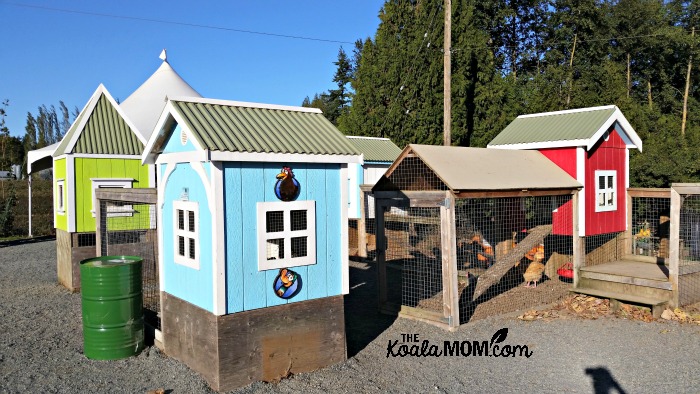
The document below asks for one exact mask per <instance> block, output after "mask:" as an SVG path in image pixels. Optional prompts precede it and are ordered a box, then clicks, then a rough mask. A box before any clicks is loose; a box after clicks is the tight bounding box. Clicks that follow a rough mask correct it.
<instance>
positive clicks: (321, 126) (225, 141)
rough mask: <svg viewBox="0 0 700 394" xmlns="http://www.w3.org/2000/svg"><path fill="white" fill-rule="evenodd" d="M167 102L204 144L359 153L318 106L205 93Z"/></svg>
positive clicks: (224, 147) (248, 149) (261, 149)
mask: <svg viewBox="0 0 700 394" xmlns="http://www.w3.org/2000/svg"><path fill="white" fill-rule="evenodd" d="M171 103H172V105H173V108H174V109H175V110H176V111H177V112H178V114H179V115H180V117H181V119H182V120H183V121H184V123H185V125H184V126H186V127H187V128H188V129H189V130H190V132H191V133H192V134H193V136H194V137H195V139H196V140H197V141H199V143H200V144H201V145H202V147H203V148H204V149H208V150H212V151H228V152H255V153H299V154H318V155H360V152H359V151H358V150H357V149H355V147H354V146H353V145H352V144H350V142H348V140H347V138H345V136H344V135H343V134H342V133H341V132H340V131H339V130H338V129H337V128H335V126H333V124H332V123H331V122H330V121H328V119H326V118H325V117H324V116H323V114H322V113H321V112H320V111H314V110H311V109H306V108H304V109H302V108H298V107H282V106H271V105H264V104H251V103H238V102H223V101H222V102H219V101H215V100H208V101H207V100H205V99H202V100H196V101H195V100H193V101H181V100H171Z"/></svg>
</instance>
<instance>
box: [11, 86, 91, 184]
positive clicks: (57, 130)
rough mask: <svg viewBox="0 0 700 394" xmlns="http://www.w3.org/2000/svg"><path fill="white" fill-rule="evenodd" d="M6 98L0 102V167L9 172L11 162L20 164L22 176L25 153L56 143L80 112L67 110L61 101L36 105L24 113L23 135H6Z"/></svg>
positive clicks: (25, 165) (25, 159)
mask: <svg viewBox="0 0 700 394" xmlns="http://www.w3.org/2000/svg"><path fill="white" fill-rule="evenodd" d="M9 106H10V101H9V100H7V99H5V100H3V101H2V102H0V170H4V171H10V169H11V167H12V165H21V173H22V176H26V175H27V152H29V151H30V150H35V149H40V148H43V147H45V146H48V145H51V144H54V143H56V142H59V141H60V140H61V139H62V138H63V136H64V135H65V134H66V133H67V132H68V129H70V126H71V124H72V123H73V120H75V118H76V117H77V116H78V114H79V113H80V112H79V110H78V108H77V107H75V108H74V109H73V111H70V110H69V109H68V107H67V106H66V104H65V103H64V102H63V101H59V102H58V108H56V106H55V105H53V104H52V105H50V106H46V105H45V104H43V105H40V106H39V107H37V111H36V112H35V113H31V112H27V122H26V125H25V128H24V136H22V137H21V138H20V137H15V136H11V135H10V130H9V128H8V127H7V126H6V123H5V118H6V117H7V110H8V108H9Z"/></svg>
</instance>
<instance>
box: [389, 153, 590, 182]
mask: <svg viewBox="0 0 700 394" xmlns="http://www.w3.org/2000/svg"><path fill="white" fill-rule="evenodd" d="M408 147H409V148H410V149H411V150H412V151H413V152H414V153H415V154H416V155H417V156H418V157H419V158H420V159H421V160H422V161H423V162H424V163H425V164H426V165H427V166H428V167H429V168H430V169H431V170H433V172H434V173H435V175H437V176H438V177H439V178H440V179H441V180H442V181H443V182H444V183H445V184H446V185H447V186H448V187H449V188H450V189H451V190H453V191H470V190H474V191H477V190H478V191H486V190H525V189H527V190H534V189H572V188H580V187H582V185H581V184H580V183H578V182H577V181H576V180H575V179H574V178H572V177H571V176H570V175H569V174H567V173H566V172H565V171H564V170H562V169H561V168H559V167H558V166H557V165H556V164H554V163H552V162H551V161H550V160H549V159H547V158H546V157H545V156H544V155H543V154H541V153H540V152H537V151H525V150H504V149H484V148H466V147H458V146H437V145H409V146H408ZM399 165H400V164H399Z"/></svg>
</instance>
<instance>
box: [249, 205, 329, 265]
mask: <svg viewBox="0 0 700 394" xmlns="http://www.w3.org/2000/svg"><path fill="white" fill-rule="evenodd" d="M257 209H258V270H260V271H263V270H270V269H278V268H286V267H296V266H301V265H311V264H316V203H315V202H314V201H292V202H259V203H258V208H257Z"/></svg>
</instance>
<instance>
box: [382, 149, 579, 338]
mask: <svg viewBox="0 0 700 394" xmlns="http://www.w3.org/2000/svg"><path fill="white" fill-rule="evenodd" d="M581 187H582V185H581V184H580V183H579V182H578V181H576V180H575V179H574V178H572V177H571V176H570V175H569V174H567V173H566V172H565V171H564V170H562V169H561V168H559V167H558V166H557V165H556V164H554V163H553V162H551V161H550V160H549V159H548V158H547V157H545V156H544V155H543V154H541V153H540V152H537V151H517V150H501V149H484V148H467V147H452V146H432V145H408V146H407V147H406V148H405V149H404V150H403V152H402V153H401V155H400V156H399V157H398V158H397V159H396V161H394V163H393V164H392V165H391V167H390V168H389V169H388V170H387V172H386V174H385V176H383V177H382V178H381V179H380V181H379V182H377V184H376V185H375V187H374V188H373V189H372V190H373V193H374V197H375V199H376V204H375V209H376V220H377V223H376V227H377V262H378V271H379V304H380V309H382V310H383V311H384V312H388V313H395V312H396V311H397V309H398V310H400V313H401V315H402V316H406V317H411V318H414V319H418V320H424V321H428V322H430V323H433V324H437V325H440V326H443V327H445V328H448V329H455V328H456V327H458V326H459V322H460V316H459V314H460V300H459V297H460V295H459V294H458V271H457V242H456V239H457V229H456V224H455V223H456V220H455V212H456V209H455V201H456V200H457V199H464V198H500V197H538V196H565V195H571V196H572V200H573V204H574V205H575V204H576V203H577V199H576V195H577V191H578V190H580V189H581ZM390 207H411V208H420V207H426V208H428V207H430V208H439V209H440V215H439V227H440V233H441V241H440V242H441V248H440V249H441V250H440V253H439V254H437V255H438V256H439V259H441V265H442V266H441V275H442V280H441V282H442V303H443V308H442V311H441V312H437V313H436V312H435V311H426V310H423V309H418V308H412V307H407V306H405V305H394V304H392V303H390V302H389V301H388V295H387V291H388V290H387V270H386V268H387V265H386V255H385V252H386V250H387V239H386V236H385V234H384V226H385V223H384V214H383V212H385V211H387V209H388V208H390ZM573 212H574V213H575V212H577V210H576V209H574V210H573ZM421 220H423V221H425V220H426V219H425V218H421ZM573 220H576V218H573ZM435 222H436V224H437V223H438V220H437V218H436V219H435ZM550 229H551V226H550ZM572 239H574V241H572V242H574V245H573V249H574V253H577V252H576V249H577V248H578V247H577V245H576V244H575V243H576V242H578V240H577V239H578V237H572ZM538 242H541V240H540V241H538ZM511 260H512V259H505V260H504V261H500V262H496V263H495V264H494V265H493V266H492V267H491V268H489V269H488V271H487V272H486V274H485V275H482V278H479V279H480V281H481V282H482V283H477V284H476V288H477V292H479V293H478V294H481V292H483V290H484V288H488V287H490V285H492V284H494V283H496V282H498V281H499V280H500V279H501V278H502V277H503V275H504V274H505V272H506V271H508V269H509V268H510V267H512V266H513V261H511ZM486 282H488V283H486ZM478 294H477V295H478ZM475 298H476V297H475Z"/></svg>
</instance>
